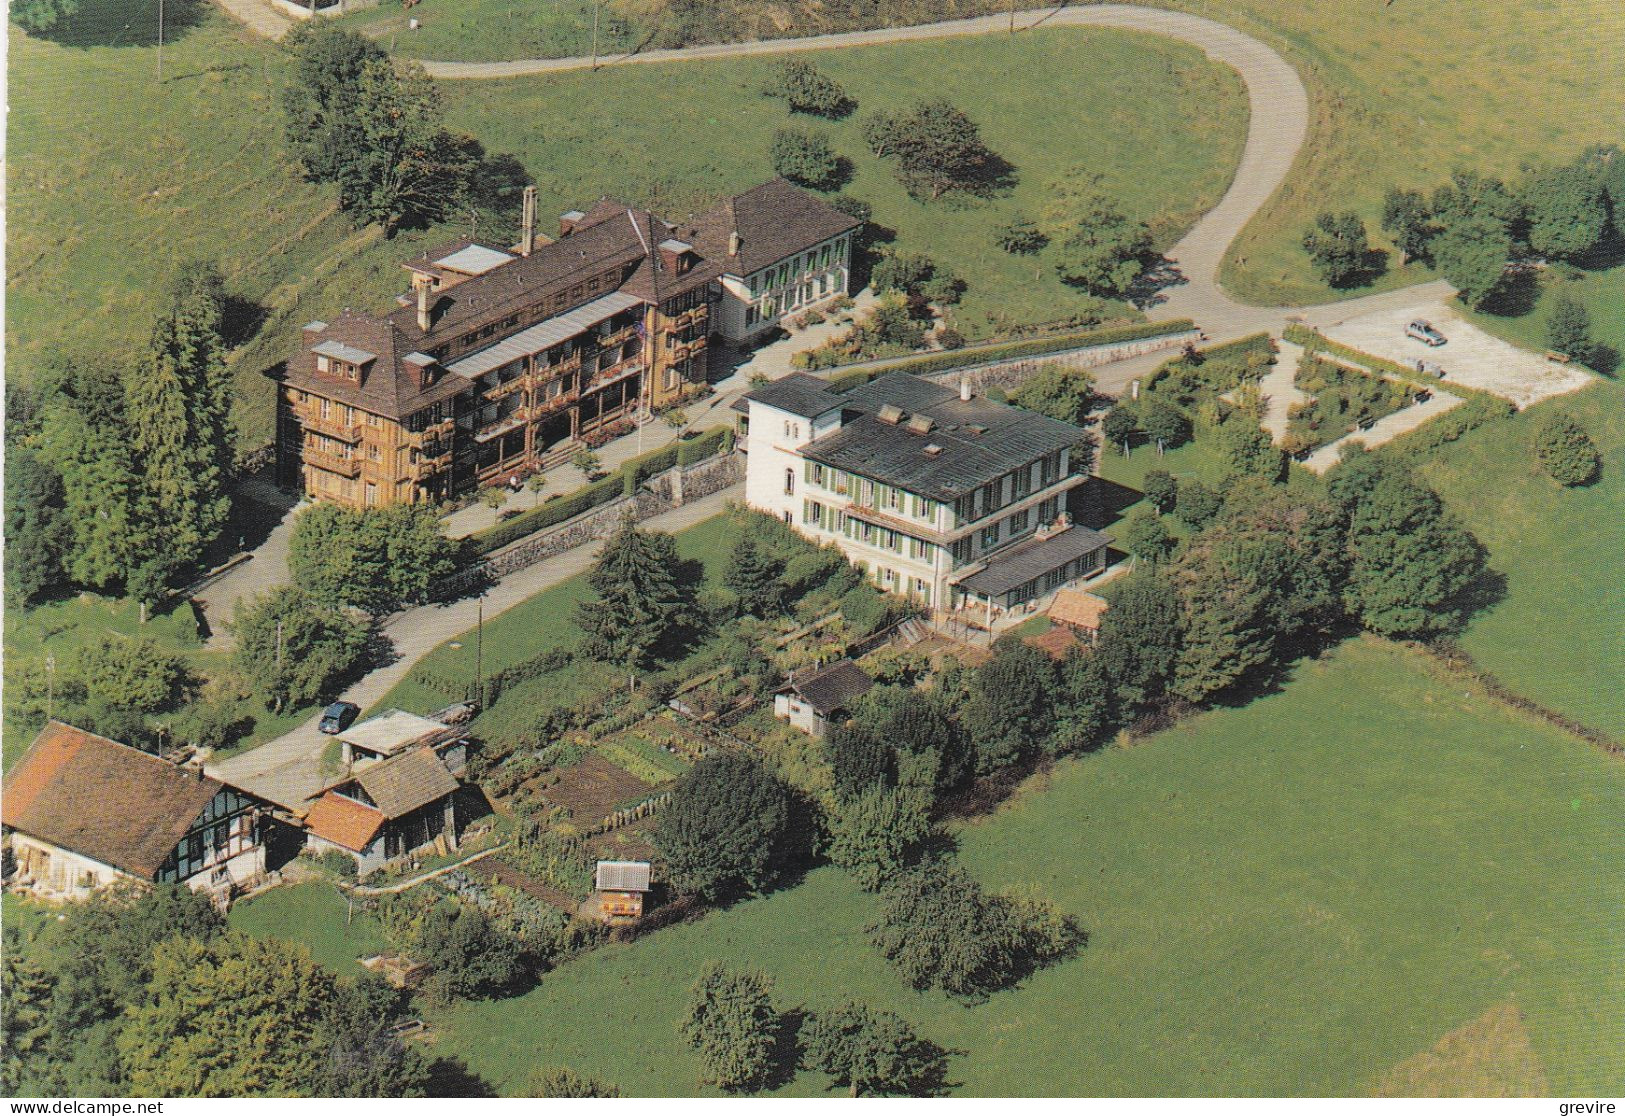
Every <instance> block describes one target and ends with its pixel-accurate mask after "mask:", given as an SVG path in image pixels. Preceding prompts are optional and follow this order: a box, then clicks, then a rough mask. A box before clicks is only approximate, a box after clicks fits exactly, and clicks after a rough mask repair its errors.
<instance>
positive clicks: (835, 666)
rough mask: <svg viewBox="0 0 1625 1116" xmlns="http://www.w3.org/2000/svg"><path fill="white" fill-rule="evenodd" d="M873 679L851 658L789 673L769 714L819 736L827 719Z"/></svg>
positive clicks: (846, 706) (864, 690) (859, 694)
mask: <svg viewBox="0 0 1625 1116" xmlns="http://www.w3.org/2000/svg"><path fill="white" fill-rule="evenodd" d="M874 684H875V682H874V679H872V678H870V677H869V676H868V675H867V674H865V673H864V672H863V668H862V667H860V666H858V664H857V663H854V662H853V661H852V660H851V659H837V660H836V661H835V662H833V663H830V664H829V665H827V666H822V667H818V668H817V669H816V670H808V671H802V672H799V673H796V672H792V673H791V675H790V677H789V678H788V679H787V680H786V681H785V684H784V685H783V686H780V687H779V690H778V692H777V693H776V694H774V695H773V715H774V716H775V717H778V718H779V719H780V720H785V721H789V722H790V723H791V724H792V725H794V726H796V728H798V729H800V730H801V731H802V732H805V733H808V734H810V735H812V736H815V737H822V736H823V735H824V734H825V733H826V732H827V731H828V730H829V724H830V720H831V719H832V718H833V717H835V716H836V715H838V714H840V713H842V712H845V711H846V710H847V709H849V708H851V706H852V703H853V702H855V701H857V700H858V698H860V697H862V696H863V695H864V694H866V693H868V692H869V690H870V688H871V687H873V686H874Z"/></svg>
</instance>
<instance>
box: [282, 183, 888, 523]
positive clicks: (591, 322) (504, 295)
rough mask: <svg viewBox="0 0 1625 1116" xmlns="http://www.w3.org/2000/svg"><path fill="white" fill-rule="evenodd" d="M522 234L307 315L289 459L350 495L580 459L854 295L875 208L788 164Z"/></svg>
mask: <svg viewBox="0 0 1625 1116" xmlns="http://www.w3.org/2000/svg"><path fill="white" fill-rule="evenodd" d="M535 209H536V202H535V193H534V191H533V190H527V192H526V195H525V208H524V233H523V237H522V239H521V241H520V243H519V244H517V245H513V246H510V247H507V248H499V247H493V246H490V245H486V244H479V243H476V242H474V241H471V240H468V239H466V238H464V239H459V240H456V241H453V242H451V243H450V244H446V245H444V246H442V247H440V248H438V249H436V250H434V251H428V252H424V253H423V254H422V255H420V256H418V257H416V258H413V259H410V260H407V261H406V262H405V263H404V264H403V265H402V266H403V267H404V268H405V269H406V271H407V272H408V273H409V275H410V286H411V289H410V292H409V293H406V294H403V295H401V296H400V298H399V300H398V301H399V305H398V306H397V307H395V308H394V309H393V310H391V311H389V312H388V313H385V314H366V313H357V312H352V311H350V310H345V311H344V312H343V313H341V314H339V315H336V316H335V317H334V318H333V320H332V321H331V322H323V321H315V322H311V323H310V324H308V325H307V326H305V329H304V337H303V342H302V345H301V348H300V351H299V352H298V353H297V354H296V355H295V356H294V357H293V358H291V359H290V360H289V361H287V362H286V363H285V364H284V365H281V366H279V367H277V368H275V369H273V370H271V373H270V374H271V375H272V377H273V378H275V379H276V380H277V381H278V382H279V392H278V414H277V439H276V444H277V456H278V470H279V472H278V475H279V477H280V478H281V481H282V483H284V484H286V485H290V486H297V487H299V488H300V489H301V490H302V491H303V492H304V493H305V495H307V496H309V497H312V498H314V499H322V500H332V501H335V502H338V503H343V504H348V505H351V506H354V507H372V506H375V505H384V504H396V503H416V502H420V501H436V500H443V499H446V498H448V497H451V496H455V495H458V494H461V493H464V492H467V491H469V490H471V489H473V488H475V487H477V486H479V485H482V484H489V483H493V482H495V481H499V480H501V479H503V478H505V477H511V476H514V475H516V474H518V473H521V472H528V471H530V470H533V469H536V468H543V467H546V466H549V465H552V464H554V463H556V462H558V461H561V460H564V459H565V458H567V457H568V456H569V454H570V453H571V452H572V450H573V448H574V447H576V446H578V445H581V444H582V443H583V442H584V441H595V440H597V439H600V438H603V439H607V438H609V437H611V436H612V435H613V434H614V433H616V432H617V431H618V430H621V429H624V428H625V424H626V423H628V422H630V421H633V420H634V419H636V420H638V421H641V419H642V417H643V416H645V415H646V414H648V413H649V412H651V411H652V410H654V409H656V408H660V407H663V406H667V405H669V404H675V403H677V402H679V401H681V400H682V399H684V398H686V397H688V396H691V395H693V394H694V393H696V392H698V391H700V390H701V389H702V388H703V387H704V385H705V383H706V381H707V370H708V368H707V359H708V351H709V346H710V339H711V337H712V335H713V334H714V333H720V334H721V335H722V336H726V337H730V338H734V339H744V338H748V337H751V336H754V335H756V334H758V333H760V332H761V331H762V330H764V329H767V328H769V327H771V326H772V325H773V324H774V323H775V322H777V321H778V319H779V318H780V317H781V316H782V315H784V314H786V313H789V312H791V311H793V310H798V309H803V308H806V307H808V306H812V305H815V304H817V303H819V302H823V301H827V300H829V299H832V298H834V297H836V296H837V295H839V294H841V293H844V292H845V290H846V288H847V282H848V268H849V265H850V257H851V244H852V236H853V233H854V231H855V230H856V229H857V227H858V225H859V222H857V221H856V220H854V219H853V218H851V217H848V216H846V215H845V214H843V213H841V212H840V211H838V210H836V209H834V208H832V207H831V206H829V205H828V204H826V203H824V202H823V201H820V200H819V199H817V198H815V197H813V196H812V195H811V194H808V193H806V192H805V191H802V190H800V189H798V188H797V187H795V186H792V185H791V184H790V183H788V182H785V181H784V180H782V179H775V180H774V181H772V182H768V183H766V184H764V185H762V186H758V187H757V188H755V189H754V190H750V191H747V192H746V193H744V194H740V195H738V196H737V197H733V198H729V199H727V200H726V201H724V202H722V203H721V204H720V205H718V206H717V207H715V208H714V209H712V210H710V211H708V212H706V213H704V214H701V215H700V216H698V217H695V218H692V219H690V220H689V221H687V222H684V223H679V224H672V223H669V222H667V221H664V220H662V219H660V218H659V217H656V216H655V215H654V214H652V213H649V212H648V211H646V210H642V209H638V208H636V207H634V206H630V205H627V204H625V203H623V202H619V201H615V200H612V199H610V198H604V199H602V200H600V201H599V202H598V203H597V204H596V205H594V206H592V207H591V208H590V209H588V210H586V211H585V212H583V211H581V210H571V211H570V212H568V213H565V214H563V215H562V216H561V217H560V219H559V229H558V233H559V235H558V237H557V239H554V240H548V239H547V238H545V237H541V236H539V235H538V234H537V232H536V229H535Z"/></svg>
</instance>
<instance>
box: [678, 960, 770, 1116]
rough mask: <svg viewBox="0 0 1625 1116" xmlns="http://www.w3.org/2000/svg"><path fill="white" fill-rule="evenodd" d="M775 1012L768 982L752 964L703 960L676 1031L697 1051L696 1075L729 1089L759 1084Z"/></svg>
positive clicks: (748, 1088) (766, 1064) (767, 1064)
mask: <svg viewBox="0 0 1625 1116" xmlns="http://www.w3.org/2000/svg"><path fill="white" fill-rule="evenodd" d="M778 1031H779V1012H778V1010H777V1009H776V1008H775V1007H774V1006H773V982H772V981H771V980H769V979H768V978H767V976H766V975H765V974H763V973H760V972H757V971H756V970H754V969H747V970H735V969H730V968H728V967H727V966H725V965H723V964H722V963H721V962H720V961H713V962H711V963H710V964H708V965H707V966H706V967H705V969H704V970H703V971H702V972H701V973H700V979H699V980H698V981H697V982H696V983H695V985H694V987H693V989H692V991H691V992H690V993H689V1002H688V1010H687V1011H686V1012H685V1013H684V1014H683V1018H682V1019H680V1020H679V1021H678V1033H679V1034H681V1035H682V1037H683V1040H684V1041H685V1042H687V1043H688V1045H689V1046H690V1047H691V1048H693V1050H694V1051H695V1053H697V1054H698V1055H699V1057H700V1066H701V1071H700V1080H701V1082H703V1083H707V1084H712V1085H718V1086H720V1087H722V1088H724V1089H727V1090H729V1091H731V1092H749V1091H753V1090H754V1089H756V1088H757V1087H759V1086H760V1085H761V1084H762V1082H763V1081H764V1080H765V1079H766V1077H767V1074H768V1071H769V1070H771V1069H772V1066H773V1046H774V1043H775V1042H776V1041H777V1040H778Z"/></svg>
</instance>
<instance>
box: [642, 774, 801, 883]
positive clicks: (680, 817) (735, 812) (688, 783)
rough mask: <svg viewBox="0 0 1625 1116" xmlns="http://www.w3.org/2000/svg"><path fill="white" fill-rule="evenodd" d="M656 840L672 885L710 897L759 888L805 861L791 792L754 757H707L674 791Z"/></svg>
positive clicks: (659, 825)
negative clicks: (793, 826) (792, 810)
mask: <svg viewBox="0 0 1625 1116" xmlns="http://www.w3.org/2000/svg"><path fill="white" fill-rule="evenodd" d="M655 845H656V847H657V848H659V850H660V854H661V855H662V856H663V857H664V858H665V860H666V864H667V869H668V872H669V877H670V879H671V882H672V885H673V886H674V887H676V888H677V889H678V890H679V891H681V892H685V893H687V894H690V895H698V896H701V897H702V898H704V899H707V900H716V899H719V898H723V897H726V896H732V895H737V894H748V893H752V892H759V891H762V890H763V889H765V888H766V887H768V886H769V885H770V884H771V883H772V882H773V881H774V880H775V879H777V878H778V877H779V876H781V875H782V874H783V873H784V872H785V871H786V870H787V869H789V868H791V867H793V866H795V865H796V864H798V863H799V861H800V860H801V857H802V854H803V852H804V850H803V849H802V848H800V847H798V846H799V842H798V839H797V834H796V833H795V832H794V830H793V829H792V815H791V799H790V792H789V790H788V789H787V788H786V787H785V785H784V784H783V783H781V782H780V781H779V780H778V779H777V778H775V777H774V776H773V775H772V774H770V773H769V772H767V771H766V770H764V769H763V768H762V766H761V764H759V763H758V762H757V761H756V760H755V759H753V758H751V757H750V756H746V755H741V754H737V753H732V752H721V753H717V754H714V755H710V756H707V757H706V758H705V759H703V760H701V761H700V762H699V763H697V764H695V765H694V767H693V768H692V769H691V770H690V771H689V772H688V773H687V774H686V775H684V776H683V777H682V778H681V779H680V780H678V782H677V786H676V787H675V788H673V790H672V797H671V803H670V804H669V805H668V806H667V807H666V809H665V810H663V811H662V812H661V813H660V820H659V823H658V824H657V826H656V828H655Z"/></svg>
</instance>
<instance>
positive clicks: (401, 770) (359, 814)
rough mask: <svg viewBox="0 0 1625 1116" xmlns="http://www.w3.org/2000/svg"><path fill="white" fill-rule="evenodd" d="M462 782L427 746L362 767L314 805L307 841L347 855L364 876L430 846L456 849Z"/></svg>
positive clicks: (316, 847) (317, 847)
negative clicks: (460, 782)
mask: <svg viewBox="0 0 1625 1116" xmlns="http://www.w3.org/2000/svg"><path fill="white" fill-rule="evenodd" d="M460 786H461V784H459V783H458V781H457V778H456V776H454V775H452V773H451V772H450V771H448V770H447V769H446V764H445V762H444V761H443V760H442V759H441V758H440V756H438V755H437V754H436V753H435V750H434V749H433V748H428V747H420V748H413V749H410V750H408V751H404V752H401V753H400V754H398V755H395V756H392V757H390V758H389V759H384V760H378V761H376V762H374V763H370V764H367V765H365V766H361V767H358V768H357V769H356V771H355V772H354V773H352V774H351V775H349V776H347V777H346V778H344V779H343V780H341V781H340V782H338V783H336V784H334V785H333V786H331V787H329V788H328V789H327V790H326V791H324V792H323V793H322V794H321V796H320V797H318V798H317V799H316V801H315V802H314V803H313V804H312V805H311V807H310V810H309V812H308V813H306V815H305V829H306V833H307V837H306V840H307V843H308V845H309V846H310V847H311V848H312V849H314V850H316V851H317V852H323V851H331V850H334V849H337V850H340V851H342V852H345V853H348V854H349V855H350V856H351V857H353V858H354V859H355V862H356V869H357V872H358V874H360V875H363V876H365V875H367V874H369V873H371V872H375V871H377V870H378V869H380V868H383V867H386V866H388V865H389V864H391V863H393V862H396V861H399V860H401V859H403V858H405V857H407V856H410V855H411V854H413V853H415V852H420V851H422V850H424V849H427V848H430V847H438V848H440V849H441V851H446V850H450V849H455V848H456V847H457V834H458V823H457V792H458V789H459V787H460Z"/></svg>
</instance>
